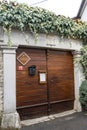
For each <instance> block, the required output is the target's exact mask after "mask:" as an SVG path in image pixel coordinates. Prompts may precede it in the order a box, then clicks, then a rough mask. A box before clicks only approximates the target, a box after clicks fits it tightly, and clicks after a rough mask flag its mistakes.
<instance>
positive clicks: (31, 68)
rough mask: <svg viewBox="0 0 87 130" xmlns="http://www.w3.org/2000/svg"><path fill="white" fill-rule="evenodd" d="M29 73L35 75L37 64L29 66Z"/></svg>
mask: <svg viewBox="0 0 87 130" xmlns="http://www.w3.org/2000/svg"><path fill="white" fill-rule="evenodd" d="M28 71H29V75H31V76H33V75H35V74H36V66H35V65H32V66H29V67H28Z"/></svg>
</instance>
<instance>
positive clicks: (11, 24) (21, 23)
mask: <svg viewBox="0 0 87 130" xmlns="http://www.w3.org/2000/svg"><path fill="white" fill-rule="evenodd" d="M0 25H1V26H3V27H4V28H6V29H7V30H8V31H9V30H10V31H11V29H12V28H16V29H20V30H21V31H25V30H29V31H31V32H32V33H33V34H34V35H35V36H37V34H38V33H46V34H49V33H53V34H56V35H59V36H61V37H67V38H74V39H81V40H83V41H84V42H87V24H86V23H82V22H81V21H80V20H72V19H70V18H69V17H68V18H66V17H64V16H60V15H58V16H57V15H55V14H54V13H52V12H50V11H47V10H45V9H42V8H38V7H29V6H27V5H25V4H18V3H15V2H10V3H7V2H1V3H0ZM9 28H10V29H9Z"/></svg>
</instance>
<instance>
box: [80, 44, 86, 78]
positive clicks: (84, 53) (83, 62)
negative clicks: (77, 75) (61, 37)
mask: <svg viewBox="0 0 87 130" xmlns="http://www.w3.org/2000/svg"><path fill="white" fill-rule="evenodd" d="M81 52H82V55H81V58H80V63H81V64H82V67H83V73H84V75H85V79H86V80H87V45H85V46H84V47H83V48H82V49H81Z"/></svg>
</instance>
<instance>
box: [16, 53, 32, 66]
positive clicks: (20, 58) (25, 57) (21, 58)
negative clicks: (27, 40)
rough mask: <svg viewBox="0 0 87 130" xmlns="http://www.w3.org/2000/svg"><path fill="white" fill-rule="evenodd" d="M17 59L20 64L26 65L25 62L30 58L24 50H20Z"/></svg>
mask: <svg viewBox="0 0 87 130" xmlns="http://www.w3.org/2000/svg"><path fill="white" fill-rule="evenodd" d="M17 60H18V61H19V62H20V63H21V64H22V65H26V64H27V63H28V62H29V61H30V60H31V58H30V57H29V56H28V55H27V54H26V53H25V52H22V53H21V54H20V55H19V56H18V57H17Z"/></svg>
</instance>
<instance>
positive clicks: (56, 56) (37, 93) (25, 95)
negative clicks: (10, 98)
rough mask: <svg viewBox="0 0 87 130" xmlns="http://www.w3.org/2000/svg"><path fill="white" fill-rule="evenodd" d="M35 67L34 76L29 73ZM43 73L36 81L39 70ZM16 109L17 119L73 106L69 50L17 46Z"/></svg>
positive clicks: (71, 66) (72, 82) (59, 110)
mask: <svg viewBox="0 0 87 130" xmlns="http://www.w3.org/2000/svg"><path fill="white" fill-rule="evenodd" d="M32 65H34V66H36V73H35V75H30V74H29V70H28V69H29V68H28V67H30V66H32ZM40 72H45V73H46V74H47V79H46V80H47V81H46V82H45V83H40V79H39V78H40V77H39V73H40ZM16 77H17V111H18V112H19V114H20V117H21V119H27V118H34V117H40V116H44V115H48V114H51V113H57V112H62V111H65V110H70V109H73V102H74V80H73V79H74V78H73V58H72V54H71V52H67V51H58V50H57V51H56V50H42V49H28V48H19V49H18V50H17V76H16Z"/></svg>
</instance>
